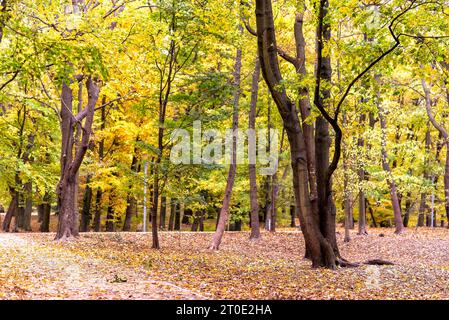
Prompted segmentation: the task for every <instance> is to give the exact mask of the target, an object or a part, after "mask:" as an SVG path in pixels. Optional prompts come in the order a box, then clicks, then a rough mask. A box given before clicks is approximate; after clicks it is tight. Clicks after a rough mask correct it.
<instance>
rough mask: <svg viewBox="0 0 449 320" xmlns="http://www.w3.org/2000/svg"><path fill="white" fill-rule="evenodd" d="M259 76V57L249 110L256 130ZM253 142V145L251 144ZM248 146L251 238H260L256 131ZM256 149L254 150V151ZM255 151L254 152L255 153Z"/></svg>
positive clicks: (250, 125)
mask: <svg viewBox="0 0 449 320" xmlns="http://www.w3.org/2000/svg"><path fill="white" fill-rule="evenodd" d="M259 76H260V63H259V58H256V60H255V67H254V73H253V79H252V81H253V82H252V88H251V102H250V111H249V126H248V127H249V129H250V130H251V129H252V130H255V125H256V106H257V95H258V91H259ZM250 143H251V145H250ZM248 148H249V150H250V155H251V156H254V157H251V158H250V159H249V165H248V170H249V185H250V186H249V192H250V195H249V196H250V210H251V235H250V237H249V238H250V239H254V240H256V239H259V238H260V226H259V203H258V202H257V177H256V159H255V151H256V143H255V132H254V140H251V142H250V141H248ZM252 150H254V151H252ZM253 152H254V153H253Z"/></svg>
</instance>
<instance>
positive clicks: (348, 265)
mask: <svg viewBox="0 0 449 320" xmlns="http://www.w3.org/2000/svg"><path fill="white" fill-rule="evenodd" d="M336 265H337V266H339V267H342V268H357V267H360V263H356V262H349V261H348V260H346V259H343V258H337V261H336Z"/></svg>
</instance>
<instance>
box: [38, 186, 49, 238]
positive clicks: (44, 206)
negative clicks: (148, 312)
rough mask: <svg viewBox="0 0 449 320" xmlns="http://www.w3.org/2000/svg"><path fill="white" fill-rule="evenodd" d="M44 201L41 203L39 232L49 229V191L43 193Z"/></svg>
mask: <svg viewBox="0 0 449 320" xmlns="http://www.w3.org/2000/svg"><path fill="white" fill-rule="evenodd" d="M43 200H44V203H43V204H42V211H43V212H42V213H43V214H42V223H41V225H40V227H39V231H40V232H49V231H50V213H51V198H50V194H49V193H45V195H44V199H43Z"/></svg>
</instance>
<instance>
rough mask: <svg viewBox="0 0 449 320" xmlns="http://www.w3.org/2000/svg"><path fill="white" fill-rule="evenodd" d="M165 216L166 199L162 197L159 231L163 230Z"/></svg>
mask: <svg viewBox="0 0 449 320" xmlns="http://www.w3.org/2000/svg"><path fill="white" fill-rule="evenodd" d="M166 214H167V197H165V196H162V197H161V209H160V212H159V219H160V222H159V228H160V229H161V230H165V220H166V218H165V217H166Z"/></svg>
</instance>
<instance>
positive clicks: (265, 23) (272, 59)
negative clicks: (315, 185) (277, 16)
mask: <svg viewBox="0 0 449 320" xmlns="http://www.w3.org/2000/svg"><path fill="white" fill-rule="evenodd" d="M256 22H257V40H258V50H259V59H260V62H261V69H262V74H263V77H264V79H265V82H266V83H267V86H268V88H269V90H270V92H271V95H272V97H273V99H274V101H275V103H276V105H277V107H278V110H279V113H280V115H281V117H282V121H283V124H284V128H285V130H286V133H287V137H288V140H289V143H290V151H291V166H292V175H293V190H294V194H295V202H296V206H297V207H298V208H299V217H300V224H301V229H302V231H303V235H304V239H305V242H306V246H307V250H308V251H309V255H310V259H311V260H312V266H313V267H320V266H324V267H328V268H335V267H336V264H337V262H338V261H337V257H336V256H335V251H334V248H333V247H332V245H331V243H330V242H329V240H328V239H326V237H325V236H324V235H323V233H322V230H320V221H319V217H318V212H313V211H314V210H313V207H312V205H311V198H310V192H309V174H308V158H307V145H306V141H305V137H304V134H303V130H302V127H301V122H300V121H299V118H298V113H297V110H296V108H295V106H294V103H293V102H292V101H291V100H290V98H289V97H288V96H287V93H286V91H285V89H283V88H282V86H280V83H281V82H282V76H281V72H280V69H279V61H278V51H277V45H276V35H275V31H274V30H275V29H274V21H273V10H272V7H271V1H270V0H256ZM328 229H329V228H328ZM328 236H331V235H328Z"/></svg>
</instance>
